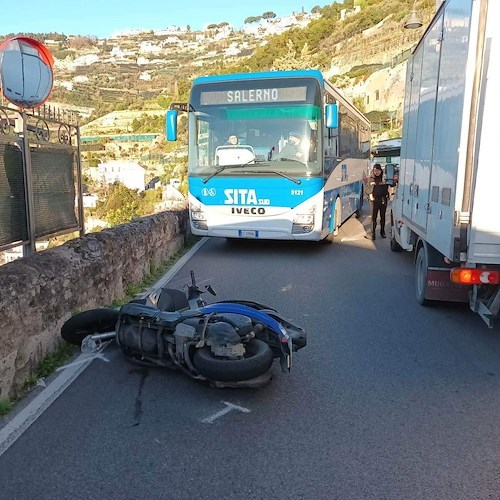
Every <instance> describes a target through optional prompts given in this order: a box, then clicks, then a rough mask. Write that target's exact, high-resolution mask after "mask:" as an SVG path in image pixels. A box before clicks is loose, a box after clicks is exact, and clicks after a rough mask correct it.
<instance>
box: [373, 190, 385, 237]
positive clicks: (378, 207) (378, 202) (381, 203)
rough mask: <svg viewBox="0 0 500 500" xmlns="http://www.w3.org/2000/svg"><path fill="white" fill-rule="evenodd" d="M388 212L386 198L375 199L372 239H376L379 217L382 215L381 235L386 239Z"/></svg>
mask: <svg viewBox="0 0 500 500" xmlns="http://www.w3.org/2000/svg"><path fill="white" fill-rule="evenodd" d="M386 210H387V200H386V199H385V198H375V201H373V202H372V237H373V239H375V229H376V228H377V216H378V215H379V213H380V234H381V236H382V237H385V211H386Z"/></svg>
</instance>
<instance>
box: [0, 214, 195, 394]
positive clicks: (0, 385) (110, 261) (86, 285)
mask: <svg viewBox="0 0 500 500" xmlns="http://www.w3.org/2000/svg"><path fill="white" fill-rule="evenodd" d="M188 228H189V225H188V214H187V210H183V209H180V210H178V211H175V210H173V211H170V212H162V213H159V214H155V215H151V216H148V217H143V218H141V219H139V220H137V221H133V222H131V223H129V224H122V225H120V226H117V227H114V228H112V229H105V230H103V231H101V232H99V233H91V234H88V235H85V236H84V237H83V238H77V239H75V240H72V241H69V242H67V243H65V244H64V245H61V246H60V247H57V248H53V249H49V250H45V251H43V252H40V253H37V254H35V255H33V256H30V257H26V258H23V259H19V260H16V261H14V262H11V263H9V264H5V265H4V266H0V399H1V398H5V397H9V396H10V397H13V396H15V395H16V394H17V393H18V392H19V390H20V389H21V388H22V386H23V384H24V382H25V381H26V379H27V378H28V377H29V376H30V375H32V374H33V373H34V371H35V370H36V367H37V366H38V364H39V362H40V361H41V360H42V359H43V358H44V357H45V356H47V354H49V353H50V352H51V351H53V350H54V349H55V348H57V347H58V346H59V345H60V344H61V342H62V341H61V339H60V329H61V326H62V324H63V323H64V322H65V321H66V320H67V319H68V318H70V317H71V315H72V314H73V313H75V312H79V311H84V310H87V309H92V308H96V307H105V306H109V305H110V304H111V303H112V301H113V299H115V298H120V297H122V296H124V295H125V291H126V290H127V287H129V286H130V285H133V284H136V283H138V282H140V281H141V280H142V279H143V278H144V277H145V276H147V275H148V274H150V273H151V271H154V269H155V268H157V267H158V266H159V265H161V264H162V263H164V262H165V261H166V260H168V258H169V257H171V256H172V255H174V254H175V253H176V252H177V251H179V250H180V249H181V248H182V247H183V245H184V242H185V238H186V235H187V232H188V231H189V229H188Z"/></svg>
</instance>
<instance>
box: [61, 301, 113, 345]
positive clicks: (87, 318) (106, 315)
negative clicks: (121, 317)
mask: <svg viewBox="0 0 500 500" xmlns="http://www.w3.org/2000/svg"><path fill="white" fill-rule="evenodd" d="M117 321H118V311H117V310H116V309H90V310H89V311H83V312H81V313H78V314H75V315H74V316H73V317H72V318H69V319H68V321H66V323H64V325H63V326H62V328H61V337H62V338H63V339H64V340H65V341H66V342H68V343H69V344H73V345H78V346H79V345H82V342H83V339H84V338H85V337H87V335H93V334H95V333H105V332H112V331H113V330H114V329H115V325H116V322H117Z"/></svg>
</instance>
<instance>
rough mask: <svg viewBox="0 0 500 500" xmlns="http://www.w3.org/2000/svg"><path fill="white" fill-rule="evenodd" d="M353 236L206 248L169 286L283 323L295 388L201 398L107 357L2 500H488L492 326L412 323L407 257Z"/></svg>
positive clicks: (80, 384) (493, 439)
mask: <svg viewBox="0 0 500 500" xmlns="http://www.w3.org/2000/svg"><path fill="white" fill-rule="evenodd" d="M364 234H365V233H364V229H363V226H362V224H361V223H360V221H358V220H356V219H352V220H349V221H348V222H347V223H346V224H345V225H344V226H343V228H342V230H341V233H340V234H339V236H338V237H337V239H336V241H335V242H334V244H333V245H324V244H297V243H293V242H269V241H246V242H236V243H230V242H227V241H225V240H222V239H221V240H219V239H213V240H210V241H208V242H207V243H206V244H205V245H204V246H202V247H201V249H200V250H199V251H198V252H197V253H196V254H195V255H194V257H193V258H192V259H191V260H190V261H189V262H188V263H187V265H185V266H184V267H183V268H182V269H181V270H180V272H179V273H178V274H177V275H176V276H175V277H174V278H173V280H172V281H171V282H170V284H169V286H174V287H177V286H182V285H183V284H185V283H187V282H188V281H189V271H190V270H191V269H192V270H194V271H195V274H196V277H197V279H198V281H199V283H200V284H206V283H211V284H212V285H213V287H214V288H215V289H216V290H217V292H218V295H217V298H220V299H228V298H243V299H250V300H258V301H259V302H263V303H268V304H269V305H271V306H273V307H275V308H277V309H278V310H279V311H280V312H281V313H282V314H283V315H285V316H287V317H289V318H290V319H292V320H295V322H297V323H298V324H300V325H301V326H303V327H304V328H305V329H306V330H307V332H308V335H309V338H308V345H307V347H305V348H304V349H303V350H301V351H299V352H298V353H296V355H295V357H294V365H293V366H292V371H291V372H290V373H288V374H283V373H282V372H281V370H280V369H279V365H278V363H277V362H275V366H274V377H273V380H272V382H271V383H270V384H269V385H268V386H266V387H264V388H262V389H256V390H241V389H238V390H235V389H213V388H210V387H206V386H204V385H201V384H199V383H196V382H195V381H192V380H190V379H188V378H187V377H186V376H184V375H182V374H180V373H178V372H174V371H167V370H161V369H158V370H151V369H149V370H148V369H143V368H140V367H137V366H134V365H131V364H129V363H128V362H127V361H126V360H125V359H124V358H123V356H122V354H121V352H120V351H119V350H118V349H117V348H113V347H110V348H108V349H107V350H106V351H105V357H106V359H107V360H108V362H106V361H104V360H102V359H96V360H95V361H93V362H92V363H91V364H90V366H89V367H88V368H87V369H86V370H84V371H83V373H82V374H81V375H80V376H79V377H78V378H77V379H76V380H75V381H74V382H73V383H72V384H71V385H70V386H69V387H68V388H67V389H66V390H65V391H64V393H63V394H62V395H61V396H60V397H59V398H57V399H56V400H55V402H53V403H52V404H51V405H50V407H49V408H48V409H47V410H46V411H45V412H44V413H43V414H42V415H41V416H40V417H39V418H38V419H37V420H36V422H35V423H34V424H33V425H31V427H29V428H28V429H27V431H26V432H24V433H23V434H22V435H21V436H20V437H19V439H17V441H16V442H15V443H14V444H13V445H12V446H11V447H10V448H8V449H7V451H5V453H4V454H3V455H1V456H0V498H2V499H3V498H5V499H12V500H14V499H66V498H68V499H69V498H71V499H89V498H96V499H97V498H99V499H100V498H106V499H135V498H147V499H149V498H165V499H190V500H192V499H222V498H224V499H226V498H227V499H275V498H276V499H282V498H287V499H299V498H300V499H336V498H338V499H361V498H374V499H413V498H415V499H424V498H425V499H428V498H431V499H434V498H436V499H440V500H441V499H448V498H449V499H454V500H457V499H498V498H500V325H497V326H496V327H495V328H494V329H492V330H490V329H488V328H487V327H486V325H485V324H484V323H483V322H482V320H481V319H480V318H479V317H478V316H477V315H475V314H473V313H472V312H471V311H469V310H468V308H467V307H466V306H461V305H459V306H457V305H440V306H439V307H430V308H423V307H421V306H419V305H418V304H417V303H416V301H415V299H414V292H413V261H412V256H411V255H409V254H393V253H391V251H390V250H389V243H388V240H380V239H378V240H376V241H375V242H372V241H369V240H366V239H364V238H363V236H364ZM208 298H210V297H208ZM231 405H233V406H231Z"/></svg>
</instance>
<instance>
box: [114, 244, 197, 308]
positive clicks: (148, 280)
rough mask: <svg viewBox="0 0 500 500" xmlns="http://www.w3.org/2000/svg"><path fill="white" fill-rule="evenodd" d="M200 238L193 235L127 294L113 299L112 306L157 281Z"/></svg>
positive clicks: (131, 297) (117, 304) (121, 302)
mask: <svg viewBox="0 0 500 500" xmlns="http://www.w3.org/2000/svg"><path fill="white" fill-rule="evenodd" d="M198 241H199V238H196V237H193V238H191V239H188V240H187V241H186V242H185V243H184V247H183V248H182V249H181V250H179V251H178V252H177V253H176V254H174V255H172V257H170V258H169V259H168V260H167V261H166V262H164V263H162V264H160V265H159V266H158V267H157V268H154V269H151V272H150V273H149V274H148V275H147V276H145V277H144V278H143V279H142V280H141V281H140V282H138V283H135V284H133V285H130V286H129V287H128V288H127V289H126V290H125V295H124V296H122V297H118V298H116V299H115V300H113V302H112V304H111V307H120V306H121V305H123V304H125V303H127V302H129V301H130V300H132V299H133V298H134V297H135V296H136V295H137V294H138V293H141V292H143V291H144V290H145V289H146V288H148V287H149V286H151V285H153V284H154V283H156V282H157V281H158V280H159V279H160V278H161V277H162V276H163V275H164V274H165V273H166V272H167V270H168V269H170V268H171V267H172V266H173V265H174V264H175V263H176V262H177V261H178V260H179V259H180V258H181V257H182V256H183V255H184V254H186V253H187V252H188V251H189V250H190V249H191V247H193V246H194V245H195V244H196V243H197V242H198Z"/></svg>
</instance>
